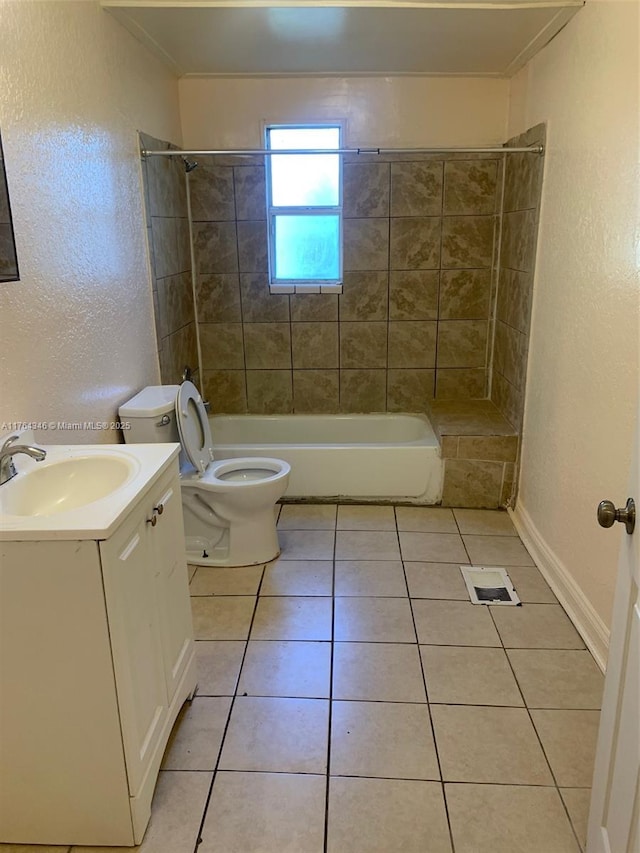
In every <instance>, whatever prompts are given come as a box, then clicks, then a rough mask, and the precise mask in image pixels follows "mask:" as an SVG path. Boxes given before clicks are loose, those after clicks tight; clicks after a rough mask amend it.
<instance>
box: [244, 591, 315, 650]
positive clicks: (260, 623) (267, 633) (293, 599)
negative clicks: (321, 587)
mask: <svg viewBox="0 0 640 853" xmlns="http://www.w3.org/2000/svg"><path fill="white" fill-rule="evenodd" d="M251 639H252V640H330V639H331V599H330V598H320V597H315V598H314V597H306V596H290V597H286V596H281V597H273V598H260V600H259V601H258V607H257V609H256V615H255V619H254V622H253V628H252V630H251Z"/></svg>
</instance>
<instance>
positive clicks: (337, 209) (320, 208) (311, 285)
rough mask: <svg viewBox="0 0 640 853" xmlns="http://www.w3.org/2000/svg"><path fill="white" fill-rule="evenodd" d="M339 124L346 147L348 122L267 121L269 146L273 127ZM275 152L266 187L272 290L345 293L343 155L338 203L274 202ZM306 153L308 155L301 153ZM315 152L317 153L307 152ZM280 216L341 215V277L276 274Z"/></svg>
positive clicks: (341, 143)
mask: <svg viewBox="0 0 640 853" xmlns="http://www.w3.org/2000/svg"><path fill="white" fill-rule="evenodd" d="M325 128H336V129H337V130H338V149H342V148H343V147H344V130H345V128H344V122H343V121H341V120H336V121H314V122H284V123H283V122H265V123H264V140H265V148H267V149H269V150H274V151H275V150H277V149H271V144H270V142H271V139H270V132H271V131H272V130H314V129H325ZM273 156H275V155H272V154H268V155H266V157H265V185H266V186H265V189H266V209H267V253H268V263H269V290H270V292H271V293H342V282H343V276H344V226H343V219H344V216H343V202H344V200H343V192H344V190H343V172H344V170H343V162H342V161H343V156H342V154H337V155H336V156H337V157H338V204H337V205H287V206H281V205H274V204H273V197H272V196H273V181H272V171H271V162H272V157H273ZM300 156H304V155H302V154H301V155H300ZM307 156H313V155H307ZM276 216H337V217H338V277H337V278H316V279H295V278H290V279H284V278H276V277H275V269H276V247H275V238H276V232H275V228H276Z"/></svg>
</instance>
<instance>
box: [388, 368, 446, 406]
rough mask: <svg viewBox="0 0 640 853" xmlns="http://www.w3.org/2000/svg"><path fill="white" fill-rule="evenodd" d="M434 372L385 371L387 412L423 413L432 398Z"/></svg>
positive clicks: (411, 369)
mask: <svg viewBox="0 0 640 853" xmlns="http://www.w3.org/2000/svg"><path fill="white" fill-rule="evenodd" d="M435 376H436V372H435V370H430V369H419V368H401V369H394V368H390V369H389V370H388V371H387V382H388V384H387V411H389V412H424V411H425V409H426V408H427V401H428V400H431V399H432V398H433V394H434V386H435Z"/></svg>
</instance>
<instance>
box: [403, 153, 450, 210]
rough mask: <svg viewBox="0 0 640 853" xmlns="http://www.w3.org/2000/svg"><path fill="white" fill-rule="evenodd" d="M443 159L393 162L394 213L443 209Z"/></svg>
mask: <svg viewBox="0 0 640 853" xmlns="http://www.w3.org/2000/svg"><path fill="white" fill-rule="evenodd" d="M442 172H443V164H442V162H438V161H437V160H436V161H432V162H429V161H426V162H415V163H392V164H391V216H433V215H440V213H441V212H442Z"/></svg>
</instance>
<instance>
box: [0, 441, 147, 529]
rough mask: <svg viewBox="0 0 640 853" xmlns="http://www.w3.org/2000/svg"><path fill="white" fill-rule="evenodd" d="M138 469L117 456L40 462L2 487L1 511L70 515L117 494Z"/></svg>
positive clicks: (88, 456)
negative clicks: (73, 510)
mask: <svg viewBox="0 0 640 853" xmlns="http://www.w3.org/2000/svg"><path fill="white" fill-rule="evenodd" d="M17 463H18V464H19V463H20V457H19V456H18V457H17ZM138 468H139V466H138V465H137V464H136V462H135V460H133V459H129V458H126V457H124V456H120V455H117V454H115V453H109V454H104V455H87V456H75V457H73V458H70V459H62V460H60V461H58V462H50V463H47V462H40V463H37V467H35V468H32V469H31V470H30V471H28V472H25V473H18V474H17V475H16V476H15V477H14V478H13V479H12V480H10V481H9V482H8V483H5V484H4V485H3V486H1V487H0V509H1V511H2V512H4V513H7V514H9V515H20V516H49V515H56V514H57V513H60V512H68V511H69V510H72V509H77V508H78V507H83V506H86V505H87V504H90V503H93V502H94V501H97V500H100V499H101V498H105V497H107V496H108V495H110V494H111V493H112V492H115V491H116V490H117V489H119V488H120V487H121V486H123V485H125V483H127V481H128V480H129V479H130V478H131V477H132V476H133V475H134V474H135V473H136V472H137V470H138Z"/></svg>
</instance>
